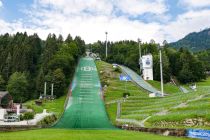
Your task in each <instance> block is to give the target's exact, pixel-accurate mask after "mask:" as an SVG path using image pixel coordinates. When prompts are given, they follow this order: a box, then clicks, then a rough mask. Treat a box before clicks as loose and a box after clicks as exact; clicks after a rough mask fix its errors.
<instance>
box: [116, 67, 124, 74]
mask: <svg viewBox="0 0 210 140" xmlns="http://www.w3.org/2000/svg"><path fill="white" fill-rule="evenodd" d="M114 71H115V72H118V73H122V71H121V69H120V68H119V67H116V68H115V69H114Z"/></svg>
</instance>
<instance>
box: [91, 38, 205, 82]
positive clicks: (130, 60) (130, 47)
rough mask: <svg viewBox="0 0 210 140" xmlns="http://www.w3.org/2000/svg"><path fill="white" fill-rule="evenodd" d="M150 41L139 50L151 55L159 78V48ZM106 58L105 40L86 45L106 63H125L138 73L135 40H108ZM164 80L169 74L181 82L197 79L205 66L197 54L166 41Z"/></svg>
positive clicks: (136, 44) (203, 72)
mask: <svg viewBox="0 0 210 140" xmlns="http://www.w3.org/2000/svg"><path fill="white" fill-rule="evenodd" d="M157 45H158V44H155V42H154V41H152V42H151V43H144V44H141V53H142V54H147V53H151V54H152V55H153V70H154V79H155V80H158V81H159V80H160V63H159V50H158V47H157ZM108 46H109V48H108V57H107V58H105V53H104V52H105V43H104V42H100V41H98V42H96V43H93V44H89V47H90V49H91V50H92V51H93V52H94V53H98V54H100V57H101V58H102V59H103V60H106V61H108V62H110V63H118V64H123V65H126V66H128V67H130V68H132V69H133V70H135V71H136V72H138V73H139V64H138V60H139V46H138V43H137V42H135V41H120V42H109V43H108ZM162 59H163V62H164V63H163V77H164V82H169V81H170V79H171V77H172V76H173V77H177V79H178V80H179V81H180V82H181V83H190V82H197V81H200V80H202V79H205V78H206V74H205V71H206V66H205V65H204V63H203V61H201V60H200V59H199V58H198V57H197V55H194V54H192V53H191V52H189V51H188V50H187V49H183V48H180V49H179V50H175V49H173V48H172V47H170V45H169V44H166V45H165V47H164V49H163V54H162Z"/></svg>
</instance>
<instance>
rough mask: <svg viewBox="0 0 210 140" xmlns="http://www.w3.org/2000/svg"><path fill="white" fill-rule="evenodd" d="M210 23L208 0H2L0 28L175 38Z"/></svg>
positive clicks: (116, 37)
mask: <svg viewBox="0 0 210 140" xmlns="http://www.w3.org/2000/svg"><path fill="white" fill-rule="evenodd" d="M208 27H210V0H0V34H3V33H6V32H8V33H11V34H13V33H16V32H17V31H19V32H24V31H27V32H28V34H33V33H38V34H39V36H40V37H41V38H42V39H46V37H47V35H48V34H49V33H55V34H57V35H58V34H62V35H63V36H64V37H66V36H67V34H68V33H70V34H71V35H72V36H73V37H75V36H76V35H79V36H81V37H82V38H83V39H84V40H85V41H86V43H92V42H95V41H97V40H101V41H104V40H105V32H106V31H107V32H108V40H110V41H118V40H124V39H126V40H137V38H141V39H142V40H143V41H144V42H145V41H150V40H151V39H154V40H155V41H156V42H162V41H163V40H164V39H166V40H167V41H168V42H173V41H177V40H179V39H181V38H183V37H184V36H185V35H186V34H188V33H190V32H194V31H196V32H197V31H200V30H203V29H205V28H208Z"/></svg>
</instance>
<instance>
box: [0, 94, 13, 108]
mask: <svg viewBox="0 0 210 140" xmlns="http://www.w3.org/2000/svg"><path fill="white" fill-rule="evenodd" d="M12 102H13V101H12V96H11V95H10V94H9V92H8V91H0V108H8V107H10V106H11V105H12Z"/></svg>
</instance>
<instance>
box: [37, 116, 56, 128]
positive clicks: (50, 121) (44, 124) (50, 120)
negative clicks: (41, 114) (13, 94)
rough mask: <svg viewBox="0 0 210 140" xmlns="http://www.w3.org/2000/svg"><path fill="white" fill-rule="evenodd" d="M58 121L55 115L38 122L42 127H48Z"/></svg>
mask: <svg viewBox="0 0 210 140" xmlns="http://www.w3.org/2000/svg"><path fill="white" fill-rule="evenodd" d="M56 120H57V117H56V116H55V115H54V114H53V115H50V116H46V117H45V118H44V119H42V120H41V121H40V122H38V124H39V125H41V126H42V127H47V126H49V125H51V124H53V123H54V122H55V121H56Z"/></svg>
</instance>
